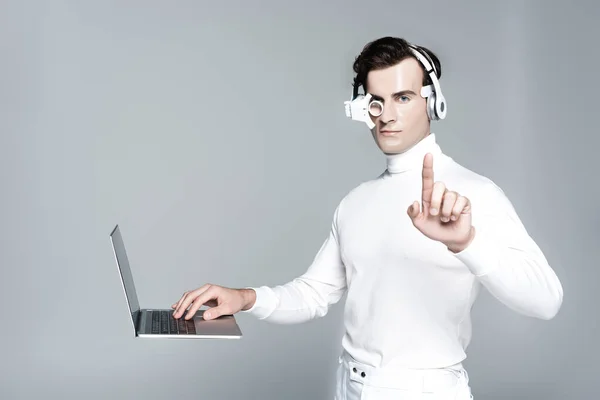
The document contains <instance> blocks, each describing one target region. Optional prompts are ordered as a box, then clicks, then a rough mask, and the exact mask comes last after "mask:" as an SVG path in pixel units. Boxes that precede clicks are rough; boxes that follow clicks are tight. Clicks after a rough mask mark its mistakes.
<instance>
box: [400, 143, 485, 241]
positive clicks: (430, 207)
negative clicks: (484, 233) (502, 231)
mask: <svg viewBox="0 0 600 400" xmlns="http://www.w3.org/2000/svg"><path fill="white" fill-rule="evenodd" d="M421 202H422V204H421V207H420V205H419V202H418V201H415V202H414V203H413V204H411V205H410V207H408V210H407V213H408V215H409V217H410V218H411V220H412V222H413V225H414V226H415V227H416V228H417V229H418V230H419V231H420V232H421V233H423V234H424V235H425V236H427V237H428V238H430V239H432V240H437V241H439V242H441V243H443V244H445V245H446V247H448V249H449V250H450V251H452V252H454V253H458V252H460V251H462V250H464V249H466V248H467V246H468V245H469V244H470V243H471V241H472V240H473V237H474V236H475V228H474V227H473V226H472V225H471V202H470V201H469V199H468V198H467V197H465V196H461V195H460V194H458V193H456V192H453V191H450V190H448V189H447V188H446V185H445V184H444V183H443V182H435V183H434V180H433V156H432V155H431V154H427V155H425V158H424V159H423V189H422V194H421Z"/></svg>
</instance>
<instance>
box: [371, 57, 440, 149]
mask: <svg viewBox="0 0 600 400" xmlns="http://www.w3.org/2000/svg"><path fill="white" fill-rule="evenodd" d="M422 86H423V70H422V69H421V64H420V63H419V62H418V61H417V60H415V59H414V58H412V57H410V58H406V59H404V60H402V61H401V62H400V63H398V64H397V65H395V66H393V67H388V68H385V69H381V70H374V71H370V72H369V74H368V75H367V82H366V87H367V92H368V93H370V94H371V95H372V96H373V98H374V99H375V100H379V101H381V102H382V103H383V112H382V113H381V115H379V116H378V117H373V116H371V120H372V121H373V123H374V124H375V127H374V128H373V129H371V133H372V134H373V138H374V139H375V142H376V143H377V146H378V147H379V148H380V149H381V151H383V152H384V153H386V154H396V153H402V152H404V151H406V150H408V149H409V148H411V147H412V146H414V145H415V144H416V143H418V142H419V141H420V140H421V139H423V138H424V137H425V136H427V135H428V134H429V118H428V117H427V106H426V101H427V99H425V98H423V97H421V87H422Z"/></svg>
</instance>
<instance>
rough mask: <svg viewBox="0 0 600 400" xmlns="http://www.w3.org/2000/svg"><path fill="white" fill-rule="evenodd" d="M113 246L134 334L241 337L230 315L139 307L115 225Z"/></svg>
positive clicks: (142, 336) (154, 336) (213, 337)
mask: <svg viewBox="0 0 600 400" xmlns="http://www.w3.org/2000/svg"><path fill="white" fill-rule="evenodd" d="M110 239H111V242H112V248H113V252H114V255H115V260H116V262H117V267H118V269H119V273H120V276H121V284H122V285H123V290H124V292H125V298H126V299H127V304H128V306H129V313H130V314H131V321H132V323H133V330H134V333H135V337H139V338H157V339H158V338H173V339H240V338H241V337H242V332H241V330H240V327H239V326H238V324H237V322H236V320H235V317H234V316H233V315H222V316H221V317H219V318H216V319H214V320H210V321H205V320H204V319H203V318H202V314H203V313H204V310H198V311H197V312H196V314H195V315H194V317H193V318H190V319H189V320H185V319H184V318H183V317H180V318H179V319H175V318H173V311H174V310H172V309H140V304H139V302H138V298H137V294H136V292H135V285H134V283H133V276H132V274H131V268H130V267H129V260H128V259H127V253H126V252H125V244H124V243H123V237H122V236H121V230H120V228H119V225H118V224H117V225H116V226H115V228H114V229H113V230H112V232H111V233H110Z"/></svg>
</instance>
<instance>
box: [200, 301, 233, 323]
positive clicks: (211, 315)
mask: <svg viewBox="0 0 600 400" xmlns="http://www.w3.org/2000/svg"><path fill="white" fill-rule="evenodd" d="M224 314H229V313H228V312H227V309H226V308H225V307H224V306H223V305H220V306H217V307H212V308H209V309H207V310H206V311H204V314H203V318H204V319H205V320H211V319H215V318H219V317H220V316H221V315H224Z"/></svg>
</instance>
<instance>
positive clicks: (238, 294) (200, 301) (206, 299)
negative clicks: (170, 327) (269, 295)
mask: <svg viewBox="0 0 600 400" xmlns="http://www.w3.org/2000/svg"><path fill="white" fill-rule="evenodd" d="M255 301H256V292H254V290H252V289H230V288H226V287H223V286H219V285H212V284H206V285H204V286H201V287H199V288H198V289H195V290H192V291H188V292H185V293H184V294H183V296H181V299H179V301H178V302H177V303H175V304H173V305H172V306H171V308H172V309H173V310H174V312H173V317H174V318H180V317H181V316H183V315H184V313H185V311H186V310H187V313H186V314H185V319H186V320H188V319H190V318H192V317H193V316H194V314H196V311H198V309H200V307H202V306H203V305H206V306H208V307H212V308H209V309H208V310H206V311H204V316H203V317H204V319H205V320H209V319H215V318H218V317H220V316H221V315H232V314H235V313H238V312H240V311H245V310H249V309H250V308H251V307H252V306H253V305H254V302H255ZM188 307H189V309H188Z"/></svg>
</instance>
